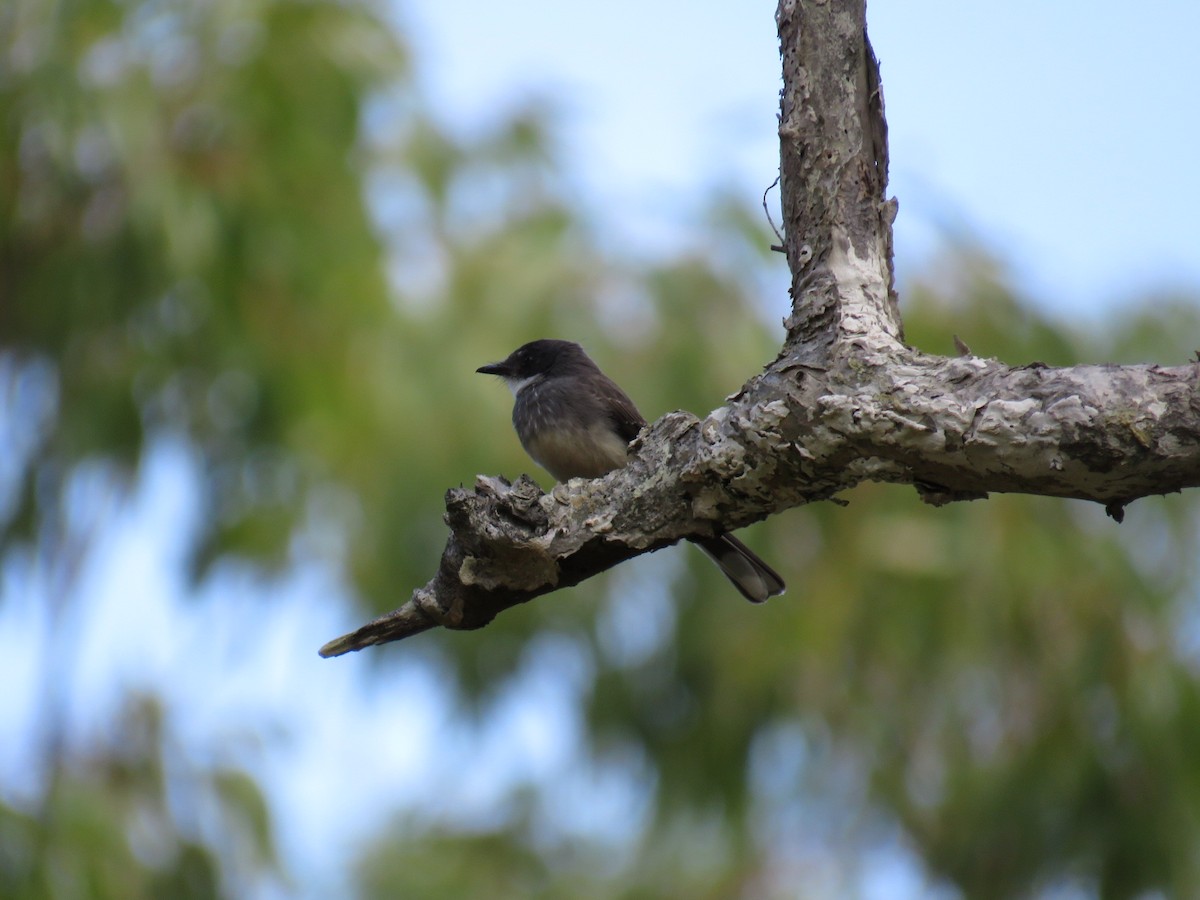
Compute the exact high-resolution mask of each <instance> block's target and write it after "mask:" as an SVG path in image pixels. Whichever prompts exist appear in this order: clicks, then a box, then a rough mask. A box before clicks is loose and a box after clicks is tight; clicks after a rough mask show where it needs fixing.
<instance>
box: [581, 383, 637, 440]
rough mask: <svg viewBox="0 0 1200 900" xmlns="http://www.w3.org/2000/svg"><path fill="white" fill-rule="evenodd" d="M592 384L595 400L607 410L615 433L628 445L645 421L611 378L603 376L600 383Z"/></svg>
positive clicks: (627, 396)
mask: <svg viewBox="0 0 1200 900" xmlns="http://www.w3.org/2000/svg"><path fill="white" fill-rule="evenodd" d="M593 384H595V389H596V398H597V399H598V400H599V401H600V403H601V404H602V405H603V407H604V408H605V409H607V410H608V413H609V417H610V418H611V419H612V422H613V426H614V427H615V428H616V430H617V433H618V434H619V435H621V437H622V438H623V439H624V440H625V443H629V442H630V441H632V440H633V439H634V438H635V437H637V435H638V432H639V431H641V430H642V426H643V425H645V424H646V420H645V419H644V418H643V417H642V414H641V413H640V412H638V408H637V407H636V406H635V405H634V403H633V401H632V400H630V399H629V395H628V394H626V393H625V392H624V391H623V390H621V388H620V387H618V386H617V384H616V382H614V381H613V380H612V379H611V378H609V377H608V376H604V378H603V380H602V381H601V380H597V381H595V382H593Z"/></svg>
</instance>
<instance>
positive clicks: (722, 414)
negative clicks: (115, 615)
mask: <svg viewBox="0 0 1200 900" xmlns="http://www.w3.org/2000/svg"><path fill="white" fill-rule="evenodd" d="M776 22H777V24H778V27H779V35H780V41H781V55H782V59H783V76H784V89H783V92H782V95H781V115H780V124H779V136H780V162H781V165H780V190H781V192H782V202H783V216H784V229H785V238H784V247H785V251H786V253H787V257H788V263H789V266H790V268H791V271H792V284H791V296H792V312H791V315H790V316H789V317H788V319H787V322H786V325H787V337H786V340H785V342H784V345H783V347H782V348H781V350H780V353H779V356H778V357H777V358H776V359H775V361H774V362H773V363H771V364H770V365H769V366H768V367H767V368H766V369H765V370H764V371H763V372H762V374H760V375H758V376H755V377H754V378H752V379H751V380H750V381H749V382H747V384H746V385H745V386H744V387H743V388H742V389H741V391H739V392H738V393H737V394H736V395H734V396H733V397H731V398H730V400H729V402H728V404H727V405H726V406H723V407H721V408H719V409H717V410H715V411H714V412H712V413H711V414H709V415H708V416H707V417H706V418H705V419H703V420H701V419H698V418H697V417H695V416H693V415H691V414H690V413H684V412H674V413H670V414H668V415H666V416H664V417H663V418H661V419H659V420H658V421H657V422H655V423H653V424H652V425H650V426H648V427H647V428H646V429H645V430H643V432H642V434H641V435H640V436H639V438H638V440H637V441H636V442H635V444H634V453H633V456H632V459H631V461H630V463H629V465H628V466H627V467H626V468H624V469H620V470H618V471H615V472H612V473H610V474H609V475H607V476H605V477H604V478H600V479H595V480H591V481H587V480H582V479H574V480H572V481H571V482H570V483H569V484H567V485H559V486H557V487H555V488H554V490H553V491H551V492H550V493H548V494H547V493H543V492H542V491H541V490H540V489H539V488H538V487H537V485H536V484H534V483H533V482H532V481H531V480H530V479H528V478H525V477H522V478H521V479H518V480H517V481H516V482H515V483H513V484H509V483H508V482H507V481H505V480H503V479H499V478H483V477H481V478H479V479H478V480H477V481H476V485H475V488H474V489H473V490H466V489H461V488H460V489H455V490H451V491H449V492H448V493H447V495H446V510H447V511H446V523H447V525H448V526H449V527H450V537H449V539H448V540H447V543H446V549H445V551H444V552H443V555H442V560H441V564H440V566H439V567H438V571H437V573H436V574H435V575H434V577H433V578H432V579H431V580H430V582H429V583H428V584H427V585H425V586H424V587H422V588H420V589H418V590H417V591H415V592H414V593H413V596H412V598H411V599H410V600H409V601H408V602H406V603H405V604H404V605H403V606H402V607H401V608H400V609H398V610H396V611H395V612H392V613H388V614H387V615H385V616H382V617H381V618H379V619H376V620H375V621H373V622H371V623H369V624H367V625H364V626H363V627H362V628H359V629H358V630H357V631H355V632H352V633H351V634H348V635H345V636H343V637H341V638H338V639H337V640H334V641H331V642H330V643H328V644H326V645H325V646H324V647H322V648H321V655H322V656H337V655H340V654H342V653H346V652H349V651H351V650H360V649H362V648H364V647H367V646H371V645H373V644H380V643H386V642H388V641H394V640H400V639H402V638H404V637H408V636H410V635H413V634H417V633H419V632H421V631H425V630H427V629H429V628H432V627H435V626H438V625H440V626H443V627H446V628H455V629H470V628H479V627H482V626H484V625H486V624H488V622H490V621H491V620H492V619H493V618H494V617H495V616H496V615H497V614H498V613H499V612H501V611H503V610H504V609H507V608H509V607H512V606H515V605H517V604H519V603H524V602H526V601H528V600H531V599H533V598H534V597H538V596H541V595H542V594H546V593H549V592H551V591H554V590H558V589H559V588H563V587H569V586H571V585H574V584H578V583H579V582H580V581H583V580H584V579H586V578H589V577H591V576H592V575H595V574H597V573H599V572H602V571H604V570H605V569H608V568H611V567H612V566H614V565H616V564H617V563H619V562H622V561H623V560H626V559H629V558H631V557H633V556H637V555H639V554H641V553H645V552H647V551H650V550H655V549H658V548H660V547H663V546H666V545H668V544H672V543H675V542H676V541H678V540H680V539H682V538H687V537H697V536H704V535H711V534H713V533H714V532H716V531H719V530H723V529H734V528H739V527H741V526H744V525H748V524H750V523H752V522H756V521H759V520H761V519H764V518H766V517H767V516H770V515H772V514H774V513H777V512H781V511H782V510H785V509H788V508H791V507H793V506H799V505H801V504H804V503H810V502H812V501H814V500H823V499H829V498H832V497H834V496H835V495H836V494H838V493H839V492H840V491H843V490H846V489H847V488H850V487H853V486H854V485H856V484H858V483H860V482H862V481H885V482H893V483H903V484H912V485H913V486H914V487H915V488H916V489H917V491H918V492H919V494H920V495H921V497H922V498H923V499H924V500H926V502H929V503H933V504H935V505H940V504H943V503H947V502H951V501H955V500H966V499H976V498H981V497H985V496H987V494H988V493H989V492H1020V493H1028V494H1041V495H1047V496H1054V497H1073V498H1079V499H1085V500H1093V501H1096V502H1098V503H1103V504H1104V505H1105V507H1106V509H1108V511H1109V513H1110V515H1113V517H1114V518H1116V519H1118V521H1119V520H1120V517H1121V510H1122V509H1123V508H1124V506H1125V505H1126V504H1128V503H1130V502H1131V501H1133V500H1136V499H1138V498H1139V497H1144V496H1147V495H1150V494H1164V493H1169V492H1176V491H1180V490H1182V489H1183V488H1188V487H1196V486H1198V485H1200V364H1193V365H1185V366H1176V367H1171V368H1166V367H1161V366H1153V365H1151V366H1145V365H1143V366H1114V365H1082V366H1072V367H1068V368H1051V367H1048V366H1043V365H1040V364H1033V365H1028V366H1016V367H1014V366H1007V365H1004V364H1002V363H999V362H997V361H995V360H990V359H981V358H979V357H975V356H972V355H971V354H970V351H969V350H967V348H966V347H965V345H963V346H962V347H960V349H959V352H960V354H961V355H959V356H955V357H949V358H947V357H936V356H929V355H925V354H922V353H919V352H917V351H915V350H912V349H911V348H908V347H906V346H905V345H904V343H903V330H902V323H901V320H900V315H899V312H898V308H897V305H896V296H895V292H894V289H893V283H894V282H893V270H892V221H893V219H894V218H895V215H896V202H895V200H889V199H888V198H887V196H886V189H887V166H888V160H887V125H886V121H885V119H884V113H883V94H882V89H881V86H880V82H879V67H878V64H877V62H876V60H875V56H874V53H873V52H872V50H871V46H870V42H869V41H868V40H867V36H866V22H865V6H864V4H863V2H862V0H825V2H818V0H782V2H781V3H780V5H779V9H778V12H777V14H776Z"/></svg>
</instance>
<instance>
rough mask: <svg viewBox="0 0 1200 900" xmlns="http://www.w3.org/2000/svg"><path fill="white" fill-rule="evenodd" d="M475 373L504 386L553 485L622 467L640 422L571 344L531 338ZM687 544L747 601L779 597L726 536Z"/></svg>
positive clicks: (778, 582)
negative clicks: (700, 552) (494, 377)
mask: <svg viewBox="0 0 1200 900" xmlns="http://www.w3.org/2000/svg"><path fill="white" fill-rule="evenodd" d="M475 371H476V372H478V373H480V374H482V375H498V376H499V377H500V378H502V379H503V380H504V382H505V384H507V385H508V387H509V389H510V390H511V391H512V393H513V398H514V400H513V411H512V421H513V428H514V429H515V430H516V432H517V438H518V439H519V440H520V442H521V446H522V447H524V448H525V452H526V453H528V454H529V456H530V457H532V458H533V461H534V462H536V463H537V464H538V465H539V466H541V467H542V468H543V469H545V470H546V471H547V472H549V473H550V474H551V475H552V476H554V478H555V479H556V480H557V481H560V482H565V481H568V480H570V479H571V478H599V477H600V476H601V475H605V474H607V473H608V472H611V471H612V470H614V469H619V468H621V467H623V466H624V465H625V464H626V463H627V462H628V460H629V444H630V442H631V441H632V440H633V439H634V438H635V437H637V435H638V432H640V431H641V430H642V428H643V426H645V424H646V419H645V418H644V417H643V416H642V414H641V413H640V412H638V409H637V406H635V405H634V402H633V401H632V400H630V399H629V395H628V394H626V393H625V392H624V391H623V390H621V388H620V387H619V386H618V385H617V383H616V382H614V381H613V380H612V379H611V378H609V377H608V376H607V375H605V374H604V373H603V372H602V371H601V370H600V367H599V366H597V365H596V363H595V362H593V361H592V359H591V357H590V356H588V355H587V353H586V352H585V351H584V349H583V347H581V346H580V345H579V344H577V343H575V342H574V341H563V340H555V339H551V338H542V339H540V340H536V341H530V342H529V343H527V344H523V345H522V346H520V347H518V348H517V349H516V350H514V351H513V352H512V353H510V354H509V355H508V356H507V357H506V358H505V359H503V360H501V361H500V362H494V363H488V364H487V365H484V366H480V367H479V368H478V369H476V370H475ZM690 540H691V541H692V543H694V544H696V545H697V546H698V547H699V548H700V549H701V550H703V551H704V552H705V553H706V554H707V555H708V556H709V557H710V558H711V559H712V560H713V562H715V563H716V564H717V567H718V568H720V570H721V572H722V573H723V574H724V575H725V577H726V578H728V579H729V580H730V581H731V582H732V583H733V586H734V587H736V588H737V589H738V591H740V592H741V594H742V596H743V597H745V598H746V599H747V600H749V601H750V602H751V603H762V602H764V601H765V600H766V599H767V598H768V597H774V596H777V595H779V594H782V593H783V592H784V590H785V588H786V585H785V584H784V582H783V579H782V578H781V577H780V576H779V573H778V572H776V571H775V570H774V569H772V568H771V567H770V566H769V565H767V564H766V563H765V562H764V561H763V560H762V559H760V558H759V557H758V556H757V555H755V553H754V552H753V551H752V550H751V549H750V548H749V547H747V546H746V545H745V544H743V543H742V542H741V541H739V540H738V539H737V538H735V537H734V536H733V535H732V534H729V533H727V532H722V533H720V534H717V535H714V536H712V537H700V538H691V539H690Z"/></svg>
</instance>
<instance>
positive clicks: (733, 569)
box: [696, 534, 787, 603]
mask: <svg viewBox="0 0 1200 900" xmlns="http://www.w3.org/2000/svg"><path fill="white" fill-rule="evenodd" d="M696 545H697V546H698V547H699V548H700V549H701V550H703V551H704V552H705V553H707V554H708V555H709V557H710V558H711V559H712V561H713V562H715V563H716V564H717V566H719V567H720V569H721V571H722V572H723V573H724V575H725V577H726V578H728V579H729V580H730V581H732V582H733V586H734V587H735V588H737V589H738V590H739V591H741V592H742V596H743V597H745V598H746V599H747V600H749V601H750V602H751V603H762V602H763V601H764V600H766V599H767V598H768V597H774V596H776V595H777V594H782V593H783V592H784V590H785V589H786V587H787V585H785V584H784V583H783V579H782V578H780V577H779V573H778V572H776V571H775V570H774V569H772V568H771V567H770V566H768V565H767V564H766V563H765V562H763V561H762V560H761V559H759V558H758V557H757V556H755V555H754V553H753V551H751V549H750V548H749V547H747V546H746V545H745V544H743V543H742V542H741V541H739V540H738V539H737V538H735V537H734V536H733V535H732V534H722V535H718V536H717V537H713V538H703V539H702V540H698V541H696Z"/></svg>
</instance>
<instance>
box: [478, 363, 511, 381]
mask: <svg viewBox="0 0 1200 900" xmlns="http://www.w3.org/2000/svg"><path fill="white" fill-rule="evenodd" d="M475 371H476V372H478V373H479V374H480V375H499V376H501V377H502V378H503V377H504V376H506V375H508V366H506V365H505V364H504V363H502V362H494V363H488V364H487V365H486V366H480V367H479V368H478V369H476V370H475Z"/></svg>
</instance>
